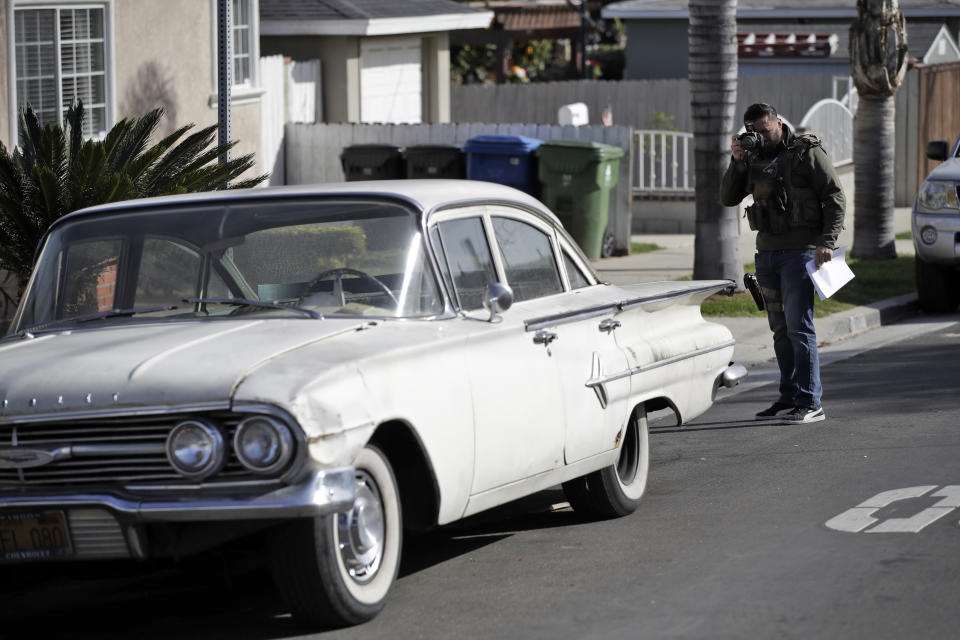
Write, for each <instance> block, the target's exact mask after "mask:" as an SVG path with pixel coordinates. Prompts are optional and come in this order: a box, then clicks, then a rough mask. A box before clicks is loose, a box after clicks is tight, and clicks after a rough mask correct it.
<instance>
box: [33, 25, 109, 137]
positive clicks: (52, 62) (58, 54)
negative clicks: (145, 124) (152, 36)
mask: <svg viewBox="0 0 960 640" xmlns="http://www.w3.org/2000/svg"><path fill="white" fill-rule="evenodd" d="M14 30H15V35H14V39H15V47H14V56H15V58H16V66H15V69H16V87H17V105H18V106H19V107H23V106H25V105H27V104H29V105H30V106H32V107H33V110H34V112H36V114H37V117H39V118H40V120H41V122H59V123H61V124H62V123H63V117H64V114H65V113H66V111H67V109H69V108H70V106H71V105H73V104H75V103H76V101H77V100H82V101H83V105H84V109H85V110H86V118H85V121H84V131H83V133H84V135H85V136H87V137H99V136H103V135H105V134H106V130H107V89H106V87H107V82H106V53H105V46H106V43H105V28H104V10H103V8H102V7H94V8H89V7H85V8H69V7H54V8H49V9H48V8H43V9H15V10H14Z"/></svg>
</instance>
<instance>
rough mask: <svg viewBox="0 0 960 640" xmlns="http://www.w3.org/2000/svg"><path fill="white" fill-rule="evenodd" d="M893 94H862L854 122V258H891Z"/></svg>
mask: <svg viewBox="0 0 960 640" xmlns="http://www.w3.org/2000/svg"><path fill="white" fill-rule="evenodd" d="M894 103H895V98H894V96H893V95H889V96H873V95H870V96H862V97H861V98H860V104H859V105H858V107H857V117H856V120H855V122H854V145H853V162H854V166H855V169H854V171H855V173H854V204H853V210H854V223H853V248H852V250H851V251H850V255H851V256H853V257H856V258H868V259H893V258H896V257H897V248H896V243H895V241H894V233H893V210H894V174H893V164H894V124H895V121H894V115H895V109H894Z"/></svg>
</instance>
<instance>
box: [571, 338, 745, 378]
mask: <svg viewBox="0 0 960 640" xmlns="http://www.w3.org/2000/svg"><path fill="white" fill-rule="evenodd" d="M736 343H737V341H736V340H733V339H731V340H727V341H726V342H721V343H720V344H715V345H713V346H710V347H703V348H701V349H695V350H693V351H688V352H687V353H681V354H679V355H676V356H671V357H669V358H664V359H663V360H657V361H655V362H651V363H649V364H643V365H640V366H639V367H633V368H631V369H628V370H626V371H621V372H620V373H612V374H610V375H606V376H601V377H599V378H591V379H590V380H587V381H586V382H585V383H584V386H585V387H596V386H599V385H601V384H605V383H607V382H613V381H614V380H620V379H621V378H627V377H629V376H632V375H636V374H638V373H644V372H646V371H651V370H652V369H659V368H660V367H662V366H664V365H668V364H673V363H674V362H679V361H681V360H687V359H688V358H695V357H697V356H702V355H703V354H705V353H711V352H713V351H719V350H720V349H726V348H727V347H732V346H733V345H735V344H736Z"/></svg>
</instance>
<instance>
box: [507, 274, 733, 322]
mask: <svg viewBox="0 0 960 640" xmlns="http://www.w3.org/2000/svg"><path fill="white" fill-rule="evenodd" d="M725 286H727V285H720V284H710V285H705V286H701V287H697V288H695V289H678V290H676V291H668V292H667V293H663V294H659V295H655V296H644V297H642V298H631V299H629V300H620V301H618V302H610V303H608V304H603V305H597V306H593V307H585V308H583V309H577V310H576V311H564V312H563V313H555V314H553V315H549V316H541V317H539V318H532V319H530V320H527V321H526V322H525V323H524V326H525V327H526V330H527V331H537V330H539V329H543V328H545V327H553V326H556V325H560V324H567V323H570V322H577V321H579V320H587V319H590V318H595V317H597V316H602V315H604V314H605V313H610V312H614V313H619V312H621V311H627V310H628V309H632V308H634V307H638V306H641V305H645V304H654V303H656V302H665V301H667V300H673V299H674V298H681V297H684V296H689V295H695V294H698V293H703V292H704V291H719V290H720V289H723V288H724V287H725Z"/></svg>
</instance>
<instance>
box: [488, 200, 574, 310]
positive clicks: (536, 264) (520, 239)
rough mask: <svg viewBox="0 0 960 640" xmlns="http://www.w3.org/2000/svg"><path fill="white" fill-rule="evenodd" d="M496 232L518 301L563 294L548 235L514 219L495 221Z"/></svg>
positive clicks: (494, 229) (504, 264) (515, 298)
mask: <svg viewBox="0 0 960 640" xmlns="http://www.w3.org/2000/svg"><path fill="white" fill-rule="evenodd" d="M493 232H494V234H495V235H496V237H497V244H498V245H499V246H500V256H501V257H502V259H503V268H504V270H505V272H506V276H507V284H508V285H510V287H511V288H512V289H513V299H514V301H515V302H522V301H523V300H531V299H533V298H540V297H543V296H549V295H553V294H555V293H561V292H562V291H563V284H562V283H561V282H560V271H559V270H558V269H557V262H556V259H555V258H554V254H553V245H552V244H551V243H550V238H549V237H548V236H547V234H546V233H544V232H543V231H540V229H537V228H536V227H534V226H533V225H529V224H527V223H526V222H521V221H519V220H514V219H513V218H499V217H494V218H493Z"/></svg>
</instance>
